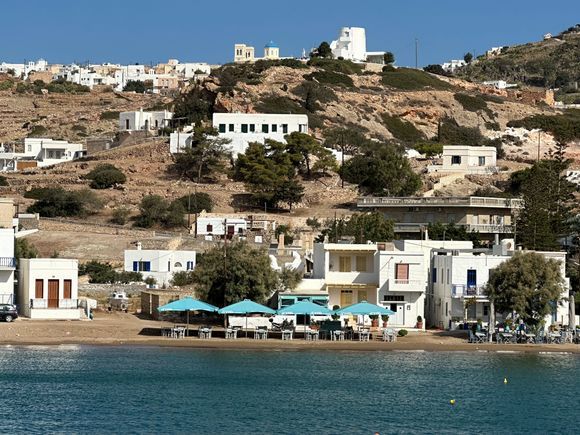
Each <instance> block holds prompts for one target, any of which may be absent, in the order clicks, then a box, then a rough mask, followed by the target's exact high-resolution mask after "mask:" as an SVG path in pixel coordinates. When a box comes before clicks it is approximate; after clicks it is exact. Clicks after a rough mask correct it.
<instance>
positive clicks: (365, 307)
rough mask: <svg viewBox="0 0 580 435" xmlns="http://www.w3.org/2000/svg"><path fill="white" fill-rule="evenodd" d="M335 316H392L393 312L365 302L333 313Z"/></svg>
mask: <svg viewBox="0 0 580 435" xmlns="http://www.w3.org/2000/svg"><path fill="white" fill-rule="evenodd" d="M335 313H336V314H353V315H356V316H392V315H393V314H395V312H394V311H392V310H389V309H388V308H385V307H381V306H379V305H375V304H371V303H369V302H367V301H362V302H359V303H358V304H353V305H349V306H348V307H344V308H340V309H338V310H336V311H335Z"/></svg>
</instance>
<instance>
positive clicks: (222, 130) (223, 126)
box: [218, 124, 226, 133]
mask: <svg viewBox="0 0 580 435" xmlns="http://www.w3.org/2000/svg"><path fill="white" fill-rule="evenodd" d="M218 131H219V132H220V133H225V132H226V125H225V124H220V125H219V127H218Z"/></svg>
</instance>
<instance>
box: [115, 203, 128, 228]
mask: <svg viewBox="0 0 580 435" xmlns="http://www.w3.org/2000/svg"><path fill="white" fill-rule="evenodd" d="M130 214H131V212H130V211H129V209H127V208H125V207H119V208H116V209H115V210H113V215H112V217H111V223H114V224H117V225H125V224H126V223H127V219H128V218H129V215H130Z"/></svg>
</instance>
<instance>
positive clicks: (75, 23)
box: [0, 0, 580, 66]
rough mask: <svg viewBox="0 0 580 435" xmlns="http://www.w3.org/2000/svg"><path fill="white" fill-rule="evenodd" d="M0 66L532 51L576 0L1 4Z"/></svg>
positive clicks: (571, 17)
mask: <svg viewBox="0 0 580 435" xmlns="http://www.w3.org/2000/svg"><path fill="white" fill-rule="evenodd" d="M1 10H2V12H1V16H2V18H3V19H2V25H1V26H0V62H2V61H4V62H19V63H20V62H23V61H24V60H25V59H26V60H35V59H38V58H40V57H42V58H44V59H46V60H48V61H49V62H50V63H71V62H73V61H77V62H86V61H89V62H91V63H101V62H112V63H123V64H127V63H137V62H138V63H145V64H149V63H154V64H155V63H158V62H165V61H167V59H179V60H180V61H181V62H186V61H189V62H208V63H212V64H215V63H226V62H230V61H231V60H232V58H233V50H234V49H233V46H234V44H235V43H246V44H248V45H253V46H255V47H256V55H257V56H261V55H262V53H263V46H264V44H266V43H267V42H268V41H270V40H273V41H275V42H276V43H277V44H278V45H279V46H280V54H281V56H300V55H301V53H302V49H303V48H304V49H306V50H307V51H308V50H309V49H310V48H311V47H314V46H318V44H319V43H320V42H321V41H328V42H330V41H332V40H333V39H336V37H337V36H338V32H339V29H340V28H341V27H365V28H366V35H367V51H383V50H384V51H391V52H393V53H394V54H395V57H396V63H397V65H400V66H414V65H415V39H417V40H418V47H419V50H418V53H419V65H420V66H424V65H428V64H432V63H442V62H444V61H447V60H449V59H461V58H463V55H464V54H465V53H466V52H468V51H469V52H475V53H476V54H482V53H484V52H485V51H486V50H487V49H488V48H490V47H494V46H503V45H513V44H519V43H525V42H531V41H537V40H540V39H541V38H542V35H543V34H545V33H547V32H551V33H553V34H556V33H558V32H560V31H561V30H564V29H566V28H568V27H570V26H572V25H574V24H576V23H579V22H580V0H555V1H554V0H552V1H551V2H546V1H540V0H501V1H498V0H486V1H480V0H359V1H358V2H356V1H352V0H349V1H344V0H335V1H328V0H283V1H280V0H270V1H265V0H243V1H242V0H221V1H218V2H216V1H208V0H204V1H198V0H190V1H187V0H169V1H168V0H165V1H163V0H140V1H133V0H99V1H98V2H91V3H88V2H84V1H79V0H75V1H72V0H53V1H51V2H47V1H46V0H27V1H11V2H3V4H2V8H1Z"/></svg>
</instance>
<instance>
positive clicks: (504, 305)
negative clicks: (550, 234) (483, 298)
mask: <svg viewBox="0 0 580 435" xmlns="http://www.w3.org/2000/svg"><path fill="white" fill-rule="evenodd" d="M560 271H561V270H560V262H559V261H558V260H555V259H552V258H546V257H544V256H543V255H542V254H538V253H536V252H525V253H520V252H516V253H515V254H514V256H513V257H512V258H510V259H509V260H507V261H504V262H503V263H501V264H500V265H499V266H498V267H497V268H496V269H494V270H493V273H491V276H490V279H489V281H488V283H487V285H486V289H485V291H486V293H487V295H488V297H489V299H490V301H493V303H494V305H495V308H496V310H498V311H499V312H501V313H505V314H507V313H511V312H515V313H517V314H518V315H519V316H520V318H521V319H522V320H523V321H524V322H525V323H526V324H528V325H538V324H540V323H541V322H542V321H543V319H544V317H545V316H546V315H548V314H550V313H551V312H552V311H553V309H554V306H555V304H557V303H558V302H559V301H560V299H561V297H562V291H563V290H564V288H565V287H564V280H563V278H562V276H561V273H560Z"/></svg>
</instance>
